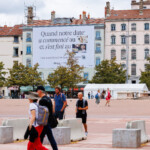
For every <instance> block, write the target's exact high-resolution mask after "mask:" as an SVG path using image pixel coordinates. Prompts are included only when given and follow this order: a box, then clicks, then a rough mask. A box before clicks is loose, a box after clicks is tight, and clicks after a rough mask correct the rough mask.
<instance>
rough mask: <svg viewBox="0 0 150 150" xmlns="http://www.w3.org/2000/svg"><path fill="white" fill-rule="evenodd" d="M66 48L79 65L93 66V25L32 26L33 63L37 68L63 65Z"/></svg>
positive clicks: (65, 59)
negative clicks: (72, 53)
mask: <svg viewBox="0 0 150 150" xmlns="http://www.w3.org/2000/svg"><path fill="white" fill-rule="evenodd" d="M67 50H68V51H72V52H74V53H75V54H76V55H75V57H76V58H77V60H78V64H79V65H81V66H84V67H85V68H94V26H66V27H34V28H33V64H36V63H38V64H39V68H54V69H56V68H57V67H58V66H60V65H61V66H65V65H66V63H67V56H66V52H67Z"/></svg>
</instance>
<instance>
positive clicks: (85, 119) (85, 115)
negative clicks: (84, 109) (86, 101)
mask: <svg viewBox="0 0 150 150" xmlns="http://www.w3.org/2000/svg"><path fill="white" fill-rule="evenodd" d="M76 118H81V119H82V123H83V124H86V122H87V114H76Z"/></svg>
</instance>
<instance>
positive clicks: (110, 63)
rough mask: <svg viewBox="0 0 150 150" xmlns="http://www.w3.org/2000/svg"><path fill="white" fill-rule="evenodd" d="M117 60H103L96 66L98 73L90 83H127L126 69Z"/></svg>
mask: <svg viewBox="0 0 150 150" xmlns="http://www.w3.org/2000/svg"><path fill="white" fill-rule="evenodd" d="M115 60H116V59H112V60H103V61H102V63H101V64H100V65H98V66H96V67H95V70H96V73H95V75H94V77H93V79H92V80H91V81H90V83H109V84H113V83H125V81H126V70H124V69H123V67H122V66H121V64H117V63H116V62H115Z"/></svg>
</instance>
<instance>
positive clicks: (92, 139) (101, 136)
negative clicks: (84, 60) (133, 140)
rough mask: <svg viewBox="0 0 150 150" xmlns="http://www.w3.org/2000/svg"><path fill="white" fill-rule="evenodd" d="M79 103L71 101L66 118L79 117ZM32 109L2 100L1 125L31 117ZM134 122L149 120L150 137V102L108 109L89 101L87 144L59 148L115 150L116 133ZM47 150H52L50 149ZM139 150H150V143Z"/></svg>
mask: <svg viewBox="0 0 150 150" xmlns="http://www.w3.org/2000/svg"><path fill="white" fill-rule="evenodd" d="M75 103H76V100H68V104H69V107H68V108H67V110H66V118H73V117H75ZM28 106H29V103H28V100H0V123H1V122H2V120H4V119H7V118H25V117H28ZM131 120H145V121H146V129H147V133H148V135H150V99H149V100H143V101H142V100H113V101H111V107H105V100H102V101H101V103H100V105H97V104H95V101H94V100H89V110H88V130H89V134H88V138H87V140H84V141H80V142H75V143H71V144H69V145H65V146H59V150H79V149H80V150H111V149H113V148H112V130H113V129H115V128H124V127H125V125H126V122H127V121H131ZM26 145H27V141H23V142H14V143H12V144H4V145H0V150H26ZM47 147H48V148H49V149H51V147H50V146H47ZM139 149H140V150H146V149H147V150H150V143H148V144H145V145H142V147H141V148H139ZM114 150H115V149H114ZM116 150H119V149H116ZM121 150H130V149H121ZM132 150H134V149H132Z"/></svg>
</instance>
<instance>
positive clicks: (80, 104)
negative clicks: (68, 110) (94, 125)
mask: <svg viewBox="0 0 150 150" xmlns="http://www.w3.org/2000/svg"><path fill="white" fill-rule="evenodd" d="M83 101H85V105H84V104H83ZM84 106H85V107H87V106H88V102H87V100H78V101H77V103H76V107H77V108H78V107H81V108H84ZM77 114H78V115H82V114H87V112H86V110H77Z"/></svg>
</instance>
